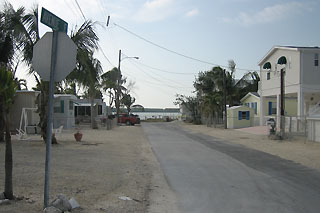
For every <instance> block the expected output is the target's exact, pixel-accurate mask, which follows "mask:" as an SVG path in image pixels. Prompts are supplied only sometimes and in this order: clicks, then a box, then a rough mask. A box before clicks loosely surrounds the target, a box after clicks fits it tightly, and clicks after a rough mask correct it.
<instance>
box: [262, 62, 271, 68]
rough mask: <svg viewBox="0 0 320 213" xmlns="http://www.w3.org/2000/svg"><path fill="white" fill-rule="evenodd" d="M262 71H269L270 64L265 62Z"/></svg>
mask: <svg viewBox="0 0 320 213" xmlns="http://www.w3.org/2000/svg"><path fill="white" fill-rule="evenodd" d="M263 69H271V63H270V62H267V63H265V64H264V65H263Z"/></svg>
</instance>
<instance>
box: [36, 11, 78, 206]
mask: <svg viewBox="0 0 320 213" xmlns="http://www.w3.org/2000/svg"><path fill="white" fill-rule="evenodd" d="M40 22H41V23H43V24H45V25H47V26H48V27H50V28H52V31H53V33H52V34H51V35H50V34H46V35H45V36H44V37H43V39H40V40H39V41H38V43H39V44H38V43H37V44H36V45H35V46H34V50H33V51H34V55H33V59H32V64H33V67H34V69H35V70H36V71H37V72H38V73H39V75H40V76H41V77H43V78H44V79H43V80H47V81H48V80H49V101H48V122H47V138H46V162H45V183H44V208H46V207H48V204H49V191H50V156H51V154H50V149H51V140H52V138H51V136H52V128H53V124H52V120H53V101H54V99H53V93H54V82H55V81H61V80H62V79H64V78H65V77H66V76H67V74H68V73H69V72H71V71H72V69H73V68H74V67H75V58H76V46H75V44H74V43H73V42H72V43H70V42H69V43H68V39H69V40H71V39H70V38H69V37H68V36H67V35H66V33H67V31H68V23H67V22H65V21H63V20H62V19H61V18H59V17H57V16H56V15H54V14H53V13H51V12H49V11H48V10H46V9H44V8H42V10H41V19H40ZM59 34H60V35H59ZM62 34H64V35H62ZM49 37H50V38H49ZM66 37H67V38H66ZM41 40H42V41H41ZM61 41H62V45H66V44H67V46H66V47H61V44H60V46H59V43H60V42H61ZM64 41H67V43H64ZM50 43H51V45H50ZM50 46H51V49H50ZM69 47H71V49H72V50H74V51H71V52H72V53H74V54H73V55H72V57H69V58H68V56H66V53H67V54H69V53H70V52H68V51H66V50H65V48H69ZM59 51H60V52H59ZM61 51H62V52H61ZM50 52H51V54H50ZM64 52H66V53H64ZM58 54H59V55H58ZM57 55H58V57H57ZM59 57H60V59H59ZM61 57H62V58H64V57H66V58H68V59H70V60H71V66H68V67H67V70H66V69H63V68H61V67H63V65H64V64H63V63H66V61H65V60H63V59H61ZM42 60H43V61H44V63H41V61H42ZM69 64H70V63H69ZM72 64H74V66H73V67H72ZM59 66H60V67H59ZM57 68H59V70H60V69H62V70H63V72H62V75H59V73H58V75H57V77H58V78H56V77H55V74H56V69H57ZM49 71H50V75H48V72H49ZM60 74H61V72H60Z"/></svg>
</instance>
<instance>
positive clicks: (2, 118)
mask: <svg viewBox="0 0 320 213" xmlns="http://www.w3.org/2000/svg"><path fill="white" fill-rule="evenodd" d="M39 21H40V17H39V13H38V6H37V5H35V6H34V7H32V8H30V9H29V8H28V9H26V8H25V7H24V6H21V7H19V8H18V9H15V8H14V7H13V6H12V5H11V4H10V3H9V2H4V3H2V5H1V10H0V53H1V54H0V75H1V78H0V142H3V141H5V142H6V151H5V152H6V154H5V192H4V195H5V197H6V198H8V199H13V191H12V188H13V187H12V147H11V136H10V129H9V123H10V120H9V118H8V116H7V114H8V112H9V109H10V105H11V104H13V102H14V96H15V92H16V90H17V89H22V88H24V89H27V87H26V81H25V80H24V79H17V78H16V77H15V76H16V71H17V69H18V66H19V65H20V64H21V63H24V64H25V65H27V66H28V67H29V74H32V75H33V76H34V78H35V80H36V82H37V85H36V87H35V88H33V90H38V91H40V95H39V96H38V98H37V104H38V113H39V117H40V123H39V124H38V125H39V126H40V128H41V136H42V139H43V141H44V142H45V141H46V138H47V137H52V143H58V141H57V139H56V137H55V135H54V134H52V135H51V136H48V135H47V120H48V96H49V82H47V81H43V80H42V79H41V77H40V76H39V75H38V74H37V73H36V72H35V70H34V69H33V68H32V57H33V47H34V45H35V44H36V43H37V42H38V41H39V40H40V33H39V24H40V22H39ZM96 27H97V23H96V22H94V21H92V20H86V21H84V22H83V24H82V25H81V26H80V27H75V28H74V29H72V31H71V34H70V35H69V36H70V38H71V39H72V40H73V42H74V43H75V44H76V46H77V47H78V50H77V56H76V68H75V69H74V70H73V71H72V72H71V73H70V74H69V75H68V76H67V78H66V79H65V80H63V81H61V82H57V83H56V84H55V94H73V95H75V96H77V97H80V96H82V97H84V98H88V99H89V100H90V102H91V127H92V128H93V129H95V128H97V123H96V122H95V119H94V118H95V115H96V114H97V112H96V109H95V107H93V104H94V103H93V101H94V99H95V98H102V93H106V94H107V95H108V96H109V105H110V107H113V106H117V107H120V106H121V105H123V106H125V107H126V108H127V110H128V112H130V107H131V106H132V104H133V103H134V102H135V98H134V97H132V96H131V95H130V94H129V93H130V90H128V89H127V88H126V87H125V84H126V78H125V77H123V76H122V74H121V71H120V70H118V69H117V68H113V69H112V70H110V71H107V72H104V70H103V68H102V66H101V63H100V61H99V60H98V59H97V58H95V56H94V54H95V51H96V50H98V48H99V38H98V36H97V34H96ZM129 86H130V85H129ZM80 92H82V93H83V94H82V95H81V94H80ZM116 96H119V97H120V99H119V100H120V102H117V103H116V102H115V98H114V97H116Z"/></svg>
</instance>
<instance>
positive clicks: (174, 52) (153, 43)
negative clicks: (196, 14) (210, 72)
mask: <svg viewBox="0 0 320 213" xmlns="http://www.w3.org/2000/svg"><path fill="white" fill-rule="evenodd" d="M113 24H114V25H115V26H116V27H119V28H120V29H122V30H124V31H126V32H128V33H130V34H131V35H134V36H135V37H137V38H139V39H141V40H143V41H145V42H147V43H149V44H152V45H154V46H156V47H158V48H160V49H163V50H165V51H168V52H170V53H173V54H176V55H179V56H181V57H184V58H187V59H190V60H193V61H197V62H201V63H204V64H209V65H212V66H220V67H222V68H226V69H228V68H229V67H228V66H225V65H219V64H215V63H212V62H208V61H204V60H201V59H198V58H194V57H191V56H188V55H185V54H182V53H179V52H177V51H174V50H171V49H169V48H167V47H164V46H162V45H159V44H156V43H155V42H152V41H150V40H148V39H146V38H144V37H142V36H140V35H138V34H136V33H134V32H132V31H130V30H128V29H127V28H125V27H123V26H120V25H119V24H117V23H113ZM237 69H238V70H243V71H249V72H250V71H258V70H254V69H243V68H237Z"/></svg>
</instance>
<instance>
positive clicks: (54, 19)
mask: <svg viewBox="0 0 320 213" xmlns="http://www.w3.org/2000/svg"><path fill="white" fill-rule="evenodd" d="M40 22H41V23H43V24H45V25H47V26H48V27H50V28H52V30H55V31H59V32H65V33H67V31H68V23H67V22H65V21H63V20H62V19H61V18H59V17H58V16H56V15H54V14H53V13H51V12H50V11H48V10H46V9H44V8H42V10H41V19H40Z"/></svg>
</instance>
